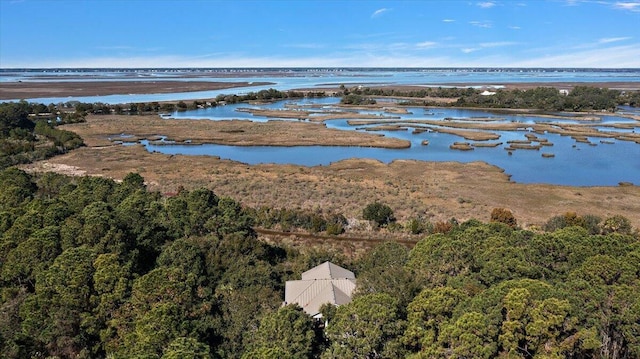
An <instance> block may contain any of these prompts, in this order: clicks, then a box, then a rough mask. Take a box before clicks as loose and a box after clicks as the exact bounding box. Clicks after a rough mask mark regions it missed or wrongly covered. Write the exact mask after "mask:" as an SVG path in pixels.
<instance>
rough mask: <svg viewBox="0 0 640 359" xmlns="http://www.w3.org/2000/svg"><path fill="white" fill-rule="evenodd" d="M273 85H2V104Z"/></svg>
mask: <svg viewBox="0 0 640 359" xmlns="http://www.w3.org/2000/svg"><path fill="white" fill-rule="evenodd" d="M270 84H272V83H271V82H220V81H218V82H211V81H68V82H67V81H65V82H62V81H60V82H53V81H52V82H31V81H29V82H0V100H12V99H23V98H39V97H70V96H71V97H72V96H107V95H127V94H152V93H174V92H195V91H213V90H222V89H228V88H236V87H249V86H263V85H270Z"/></svg>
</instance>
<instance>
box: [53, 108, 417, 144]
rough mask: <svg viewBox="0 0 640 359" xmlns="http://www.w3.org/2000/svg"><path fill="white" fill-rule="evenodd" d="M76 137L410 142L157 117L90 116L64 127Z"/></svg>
mask: <svg viewBox="0 0 640 359" xmlns="http://www.w3.org/2000/svg"><path fill="white" fill-rule="evenodd" d="M63 128H64V129H68V130H71V131H74V132H76V133H78V134H79V135H80V136H81V137H82V138H83V139H84V140H85V143H86V144H87V145H89V146H108V145H112V144H113V141H112V140H115V139H117V140H121V139H124V138H121V137H120V135H121V134H125V135H128V136H133V137H132V138H129V139H128V141H135V140H138V139H142V138H144V139H153V138H157V137H158V136H167V137H169V138H170V139H171V140H174V141H177V142H184V141H187V140H189V141H191V143H194V144H197V143H214V144H222V145H237V146H304V145H320V146H365V147H381V148H407V147H409V146H410V145H411V144H410V142H409V141H405V140H401V139H396V138H389V137H384V136H382V135H377V134H363V133H359V132H355V131H340V130H336V129H328V128H326V126H325V125H324V124H321V123H310V122H296V121H268V122H264V123H258V122H251V121H243V120H231V121H208V120H203V121H193V120H167V119H162V118H160V117H158V116H124V115H123V116H112V115H108V116H90V117H88V118H87V122H86V123H80V124H74V125H68V126H63Z"/></svg>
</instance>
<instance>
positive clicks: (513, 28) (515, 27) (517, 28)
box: [509, 26, 522, 30]
mask: <svg viewBox="0 0 640 359" xmlns="http://www.w3.org/2000/svg"><path fill="white" fill-rule="evenodd" d="M509 28H510V29H511V30H520V29H522V28H521V27H520V26H509Z"/></svg>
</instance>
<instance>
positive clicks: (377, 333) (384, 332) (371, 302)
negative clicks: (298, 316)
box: [323, 293, 403, 358]
mask: <svg viewBox="0 0 640 359" xmlns="http://www.w3.org/2000/svg"><path fill="white" fill-rule="evenodd" d="M396 306H397V302H396V301H395V299H394V298H393V297H392V296H391V295H389V294H386V293H378V294H369V295H365V296H362V297H359V298H356V299H354V300H353V301H352V302H351V303H349V304H346V305H343V306H340V307H338V310H337V311H336V314H335V317H334V318H333V320H332V321H331V322H330V323H329V326H328V327H327V328H326V335H327V338H328V339H329V341H330V343H331V345H330V346H329V348H328V349H327V350H326V351H325V352H324V354H323V357H326V358H354V357H356V358H384V357H399V356H401V355H402V354H403V352H402V350H401V346H400V345H399V339H398V338H399V336H400V335H401V333H402V321H401V320H400V318H399V317H398V311H397V307H396Z"/></svg>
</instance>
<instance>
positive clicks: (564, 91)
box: [559, 89, 569, 96]
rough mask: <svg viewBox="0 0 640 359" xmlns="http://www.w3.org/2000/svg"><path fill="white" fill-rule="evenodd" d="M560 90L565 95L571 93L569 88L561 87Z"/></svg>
mask: <svg viewBox="0 0 640 359" xmlns="http://www.w3.org/2000/svg"><path fill="white" fill-rule="evenodd" d="M559 92H560V94H561V95H564V96H567V95H568V94H569V90H567V89H560V90H559Z"/></svg>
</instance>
